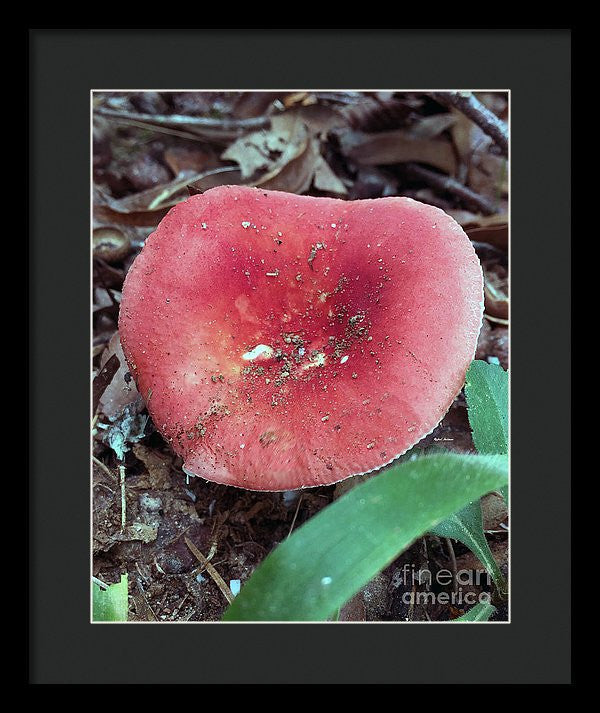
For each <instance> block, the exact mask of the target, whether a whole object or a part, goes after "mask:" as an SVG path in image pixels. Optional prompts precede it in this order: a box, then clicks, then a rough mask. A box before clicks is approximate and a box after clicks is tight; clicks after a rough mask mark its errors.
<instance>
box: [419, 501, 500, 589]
mask: <svg viewBox="0 0 600 713" xmlns="http://www.w3.org/2000/svg"><path fill="white" fill-rule="evenodd" d="M430 532H432V533H433V534H434V535H438V536H440V537H452V538H454V539H455V540H459V541H460V542H462V543H463V545H466V546H467V547H468V548H469V549H470V550H471V552H473V553H474V554H475V556H476V557H477V559H479V561H480V562H481V563H482V564H483V566H484V567H485V568H486V569H487V571H488V572H489V573H490V574H491V576H492V579H493V580H494V583H495V585H496V587H497V589H498V593H499V594H500V596H502V597H503V596H505V595H506V592H507V588H506V581H505V579H504V577H503V576H502V573H501V572H500V570H499V569H498V565H497V564H496V560H495V559H494V556H493V555H492V552H491V550H490V547H489V545H488V543H487V540H486V537H485V534H484V532H483V520H482V517H481V503H480V502H479V500H477V501H475V502H472V503H469V504H468V505H467V507H466V508H463V509H462V510H461V511H460V512H457V513H454V515H451V516H450V517H449V518H447V519H446V520H444V521H443V522H440V523H439V524H438V525H436V526H435V527H433V528H432V529H431V530H430Z"/></svg>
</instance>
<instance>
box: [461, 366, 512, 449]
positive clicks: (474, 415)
mask: <svg viewBox="0 0 600 713" xmlns="http://www.w3.org/2000/svg"><path fill="white" fill-rule="evenodd" d="M465 396H466V399H467V408H468V414H469V423H470V424H471V430H472V431H473V443H474V444H475V448H477V451H478V452H479V453H484V454H485V453H508V372H506V371H504V369H503V368H502V367H501V366H499V365H498V364H488V363H487V362H485V361H480V360H475V361H473V362H472V363H471V366H470V367H469V370H468V371H467V380H466V383H465Z"/></svg>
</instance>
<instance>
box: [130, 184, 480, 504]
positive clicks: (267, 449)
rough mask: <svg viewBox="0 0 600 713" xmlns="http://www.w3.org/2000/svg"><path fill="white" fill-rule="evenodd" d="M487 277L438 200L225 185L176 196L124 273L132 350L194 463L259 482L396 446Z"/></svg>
mask: <svg viewBox="0 0 600 713" xmlns="http://www.w3.org/2000/svg"><path fill="white" fill-rule="evenodd" d="M482 314H483V277H482V271H481V266H480V264H479V260H478V258H477V255H476V254H475V250H474V249H473V247H472V245H471V242H470V241H469V239H468V237H467V236H466V235H465V233H464V232H463V230H462V229H461V227H460V226H459V225H458V224H457V223H456V222H455V221H454V220H453V219H452V218H451V217H450V216H448V215H447V214H446V213H444V212H443V211H442V210H439V209H438V208H435V207H433V206H430V205H426V204H423V203H419V202H417V201H414V200H412V199H410V198H377V199H373V200H358V201H343V200H339V199H333V198H315V197H310V196H298V195H293V194H288V193H283V192H279V191H266V190H261V189H257V188H249V187H242V186H221V187H217V188H213V189H211V190H208V191H206V192H205V193H204V194H202V195H196V196H192V197H191V198H189V199H188V200H186V201H184V202H182V203H179V204H178V205H176V206H175V207H174V208H172V209H171V210H170V211H169V213H168V214H167V215H166V216H165V218H164V219H163V220H162V222H161V223H160V225H159V226H158V228H157V229H156V231H155V232H154V233H153V234H152V235H150V237H149V238H148V240H147V241H146V244H145V246H144V248H143V249H142V251H141V253H140V254H139V255H138V257H137V258H136V260H135V261H134V263H133V265H132V267H131V269H130V270H129V272H128V274H127V277H126V280H125V284H124V287H123V294H122V301H121V312H120V317H119V330H120V335H121V341H122V345H123V350H124V353H125V356H126V359H127V361H128V364H129V366H130V369H131V373H132V374H133V375H134V378H135V380H136V383H137V386H138V389H139V391H140V393H141V394H142V396H143V397H144V398H145V399H146V402H147V405H148V410H149V412H150V414H151V416H152V418H153V421H154V424H155V425H156V427H157V428H158V429H159V430H160V431H161V433H162V434H163V435H164V437H165V438H166V439H167V440H168V441H169V442H170V443H171V445H172V447H173V449H174V450H175V451H176V452H177V453H178V454H179V455H180V456H181V457H182V458H183V461H184V469H185V471H186V472H187V473H189V474H191V475H198V476H202V477H203V478H206V479H207V480H211V481H215V482H218V483H225V484H228V485H235V486H239V487H243V488H247V489H251V490H270V491H275V490H292V489H295V488H302V487H309V486H316V485H326V484H330V483H334V482H337V481H339V480H342V479H343V478H346V477H348V476H351V475H355V474H358V473H366V472H369V471H371V470H374V469H377V468H380V467H381V466H383V465H385V464H388V463H390V462H391V461H393V460H394V459H395V458H397V457H398V456H400V455H402V454H403V453H404V452H406V451H407V450H408V449H409V448H411V447H412V446H413V445H414V444H415V443H417V442H418V441H419V440H420V439H421V438H423V436H425V435H427V434H428V433H430V432H431V431H432V430H433V429H434V428H435V426H436V425H437V424H438V423H439V422H440V420H441V419H442V418H443V416H444V414H445V413H446V411H447V410H448V408H449V407H450V405H451V403H452V401H453V400H454V398H455V397H456V395H457V394H458V392H459V391H460V389H461V387H462V385H463V383H464V380H465V374H466V370H467V368H468V366H469V364H470V362H471V360H472V359H473V356H474V353H475V348H476V344H477V337H478V334H479V329H480V326H481V320H482Z"/></svg>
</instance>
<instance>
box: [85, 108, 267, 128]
mask: <svg viewBox="0 0 600 713" xmlns="http://www.w3.org/2000/svg"><path fill="white" fill-rule="evenodd" d="M95 113H96V114H98V115H100V116H105V117H106V118H108V119H117V120H121V121H124V120H127V121H137V122H140V123H142V122H143V123H145V124H150V125H151V126H161V127H167V128H174V129H178V128H188V129H192V131H198V132H199V133H207V134H214V133H218V134H221V133H233V134H236V133H238V132H242V131H256V130H257V129H264V128H266V127H268V126H269V125H270V123H271V117H269V116H253V117H250V118H248V119H215V118H214V117H207V116H184V115H181V114H168V115H161V114H141V113H137V112H133V111H116V110H115V109H106V108H104V107H98V108H96V109H95Z"/></svg>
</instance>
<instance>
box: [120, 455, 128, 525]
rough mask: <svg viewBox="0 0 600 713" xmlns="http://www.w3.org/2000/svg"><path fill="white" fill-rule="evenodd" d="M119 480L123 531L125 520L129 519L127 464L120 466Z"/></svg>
mask: <svg viewBox="0 0 600 713" xmlns="http://www.w3.org/2000/svg"><path fill="white" fill-rule="evenodd" d="M119 480H120V482H121V532H123V530H124V529H125V520H126V519H127V512H126V508H127V498H126V497H125V466H124V465H120V466H119Z"/></svg>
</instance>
